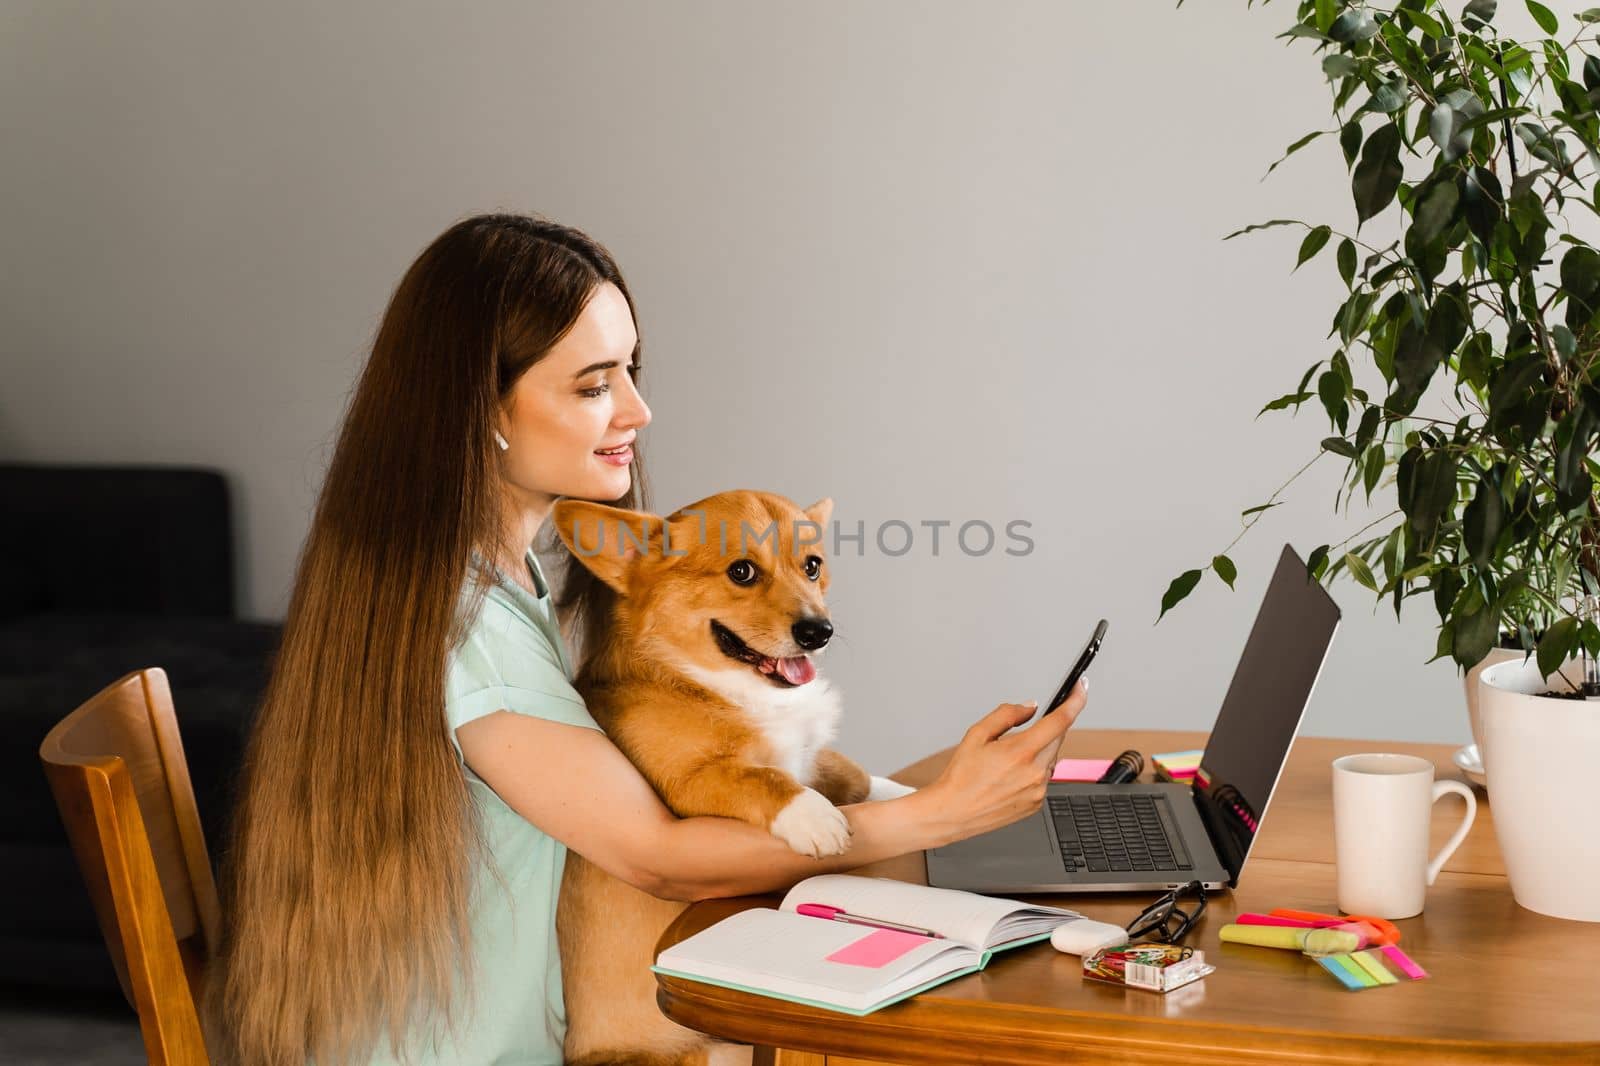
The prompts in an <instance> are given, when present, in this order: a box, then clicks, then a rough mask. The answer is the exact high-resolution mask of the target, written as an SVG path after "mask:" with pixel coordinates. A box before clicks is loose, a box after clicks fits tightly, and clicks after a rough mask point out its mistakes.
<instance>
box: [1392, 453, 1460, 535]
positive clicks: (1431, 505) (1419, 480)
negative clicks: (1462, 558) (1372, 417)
mask: <svg viewBox="0 0 1600 1066" xmlns="http://www.w3.org/2000/svg"><path fill="white" fill-rule="evenodd" d="M1411 489H1412V494H1411V501H1410V506H1405V501H1402V506H1403V507H1404V510H1405V512H1406V518H1407V519H1408V520H1409V521H1410V523H1411V528H1412V529H1413V530H1414V531H1415V532H1416V534H1417V543H1418V544H1419V545H1421V546H1422V547H1423V548H1424V549H1426V547H1427V545H1428V542H1429V541H1430V540H1431V539H1432V537H1433V535H1434V532H1435V530H1437V529H1438V527H1439V522H1440V520H1441V519H1443V518H1444V515H1445V512H1446V511H1448V510H1449V509H1450V505H1451V504H1452V503H1453V502H1455V498H1456V460H1455V457H1454V456H1452V455H1451V454H1450V453H1449V452H1446V451H1443V450H1442V449H1432V450H1429V451H1427V452H1426V453H1424V454H1423V455H1422V456H1421V458H1419V459H1418V460H1417V468H1416V472H1415V476H1414V477H1413V478H1412V483H1411Z"/></svg>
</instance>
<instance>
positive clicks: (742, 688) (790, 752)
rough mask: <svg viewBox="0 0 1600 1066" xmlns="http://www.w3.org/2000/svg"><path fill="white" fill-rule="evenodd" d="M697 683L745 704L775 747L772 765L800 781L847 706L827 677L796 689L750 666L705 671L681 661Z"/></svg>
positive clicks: (807, 774) (804, 779)
mask: <svg viewBox="0 0 1600 1066" xmlns="http://www.w3.org/2000/svg"><path fill="white" fill-rule="evenodd" d="M680 669H682V670H683V672H684V674H685V675H686V676H688V677H689V678H691V679H692V680H693V681H695V682H696V683H697V684H700V685H704V686H705V687H706V688H708V689H710V690H711V691H713V692H715V693H716V694H717V695H719V696H721V697H722V698H723V699H725V700H727V701H728V702H729V703H732V704H734V705H735V706H738V707H741V708H743V710H744V711H745V713H746V714H748V715H749V716H750V720H751V722H752V723H753V724H754V725H755V726H756V728H757V729H759V730H761V733H762V735H764V736H765V737H766V738H767V744H768V746H769V747H770V748H771V751H772V765H773V766H775V767H777V768H778V769H780V770H782V771H783V772H784V773H786V774H788V775H789V776H791V777H793V778H794V779H795V780H796V781H799V782H801V783H808V782H810V780H811V776H812V773H813V771H814V770H815V768H816V760H817V752H819V751H821V750H822V749H823V748H825V747H827V746H828V744H829V742H830V741H832V740H833V738H834V735H835V733H836V732H837V731H838V728H839V715H840V713H841V712H842V711H843V707H842V705H841V704H840V702H839V695H838V693H837V692H835V691H834V689H833V686H832V685H831V684H829V683H828V679H827V678H825V677H822V676H821V675H818V676H817V678H816V679H815V680H812V681H809V682H807V683H806V684H804V685H800V686H799V687H797V688H778V687H777V686H775V685H774V684H772V682H770V681H766V680H763V679H761V678H759V677H757V676H756V675H755V673H754V672H753V671H751V670H749V669H747V668H744V667H739V668H737V669H731V670H702V669H700V668H699V667H695V666H690V665H688V664H683V665H681V666H680Z"/></svg>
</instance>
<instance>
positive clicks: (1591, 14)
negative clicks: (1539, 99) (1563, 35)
mask: <svg viewBox="0 0 1600 1066" xmlns="http://www.w3.org/2000/svg"><path fill="white" fill-rule="evenodd" d="M1578 21H1579V22H1600V7H1589V8H1584V9H1583V10H1582V11H1580V12H1578ZM1596 658H1600V656H1596Z"/></svg>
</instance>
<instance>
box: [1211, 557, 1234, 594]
mask: <svg viewBox="0 0 1600 1066" xmlns="http://www.w3.org/2000/svg"><path fill="white" fill-rule="evenodd" d="M1211 568H1212V569H1213V570H1215V571H1216V572H1217V576H1218V577H1220V578H1221V579H1222V580H1223V581H1226V582H1227V583H1228V587H1229V588H1230V589H1231V588H1233V579H1234V578H1236V577H1238V576H1239V571H1238V570H1236V569H1235V568H1234V565H1233V560H1232V559H1230V558H1228V557H1227V556H1226V555H1215V556H1212V558H1211Z"/></svg>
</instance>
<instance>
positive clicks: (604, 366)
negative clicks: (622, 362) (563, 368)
mask: <svg viewBox="0 0 1600 1066" xmlns="http://www.w3.org/2000/svg"><path fill="white" fill-rule="evenodd" d="M616 365H617V361H616V360H615V359H607V360H606V361H605V362H603V363H590V364H589V365H588V366H586V367H584V368H583V369H582V370H580V371H578V372H577V373H576V374H574V375H572V379H573V380H574V381H576V380H577V379H578V378H581V377H583V375H585V374H592V373H594V372H595V371H596V370H610V369H611V368H612V367H614V366H616Z"/></svg>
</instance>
